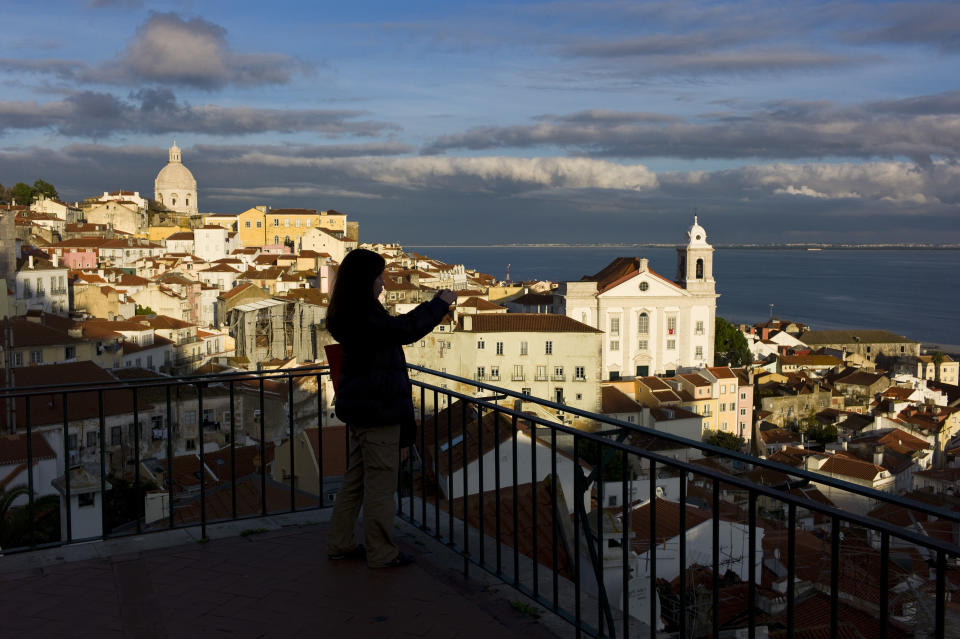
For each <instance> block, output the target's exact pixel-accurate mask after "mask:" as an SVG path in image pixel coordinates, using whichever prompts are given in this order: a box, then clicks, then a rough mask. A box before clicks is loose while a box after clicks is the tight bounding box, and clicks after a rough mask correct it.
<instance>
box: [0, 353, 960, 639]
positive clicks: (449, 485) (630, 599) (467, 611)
mask: <svg viewBox="0 0 960 639" xmlns="http://www.w3.org/2000/svg"><path fill="white" fill-rule="evenodd" d="M410 368H411V375H412V381H413V383H414V386H415V396H416V399H417V405H418V407H419V411H420V416H419V417H420V422H421V428H420V431H419V435H418V442H417V444H416V447H415V449H413V450H412V451H411V452H410V453H409V454H405V455H404V456H403V458H402V467H401V487H400V498H399V500H398V514H399V516H400V519H401V520H402V522H403V523H402V524H401V528H400V530H401V539H402V543H403V544H404V545H405V546H406V547H407V548H409V549H412V550H413V552H414V554H416V555H417V556H418V557H420V558H421V559H420V560H419V561H418V565H417V566H416V567H414V568H412V569H409V572H405V571H397V572H394V573H391V574H389V576H386V577H382V578H381V577H376V578H375V577H373V576H372V573H371V571H367V570H365V569H358V568H356V567H352V568H351V567H345V566H340V565H338V564H335V563H330V562H327V561H326V560H325V558H324V557H323V553H324V542H323V540H324V538H325V524H324V521H325V519H326V517H327V516H328V514H329V510H328V506H329V505H330V504H331V503H332V498H333V496H334V495H335V492H336V486H337V483H338V478H339V476H340V474H342V472H343V456H344V452H343V451H344V450H345V448H346V444H347V441H346V432H345V429H344V428H343V427H342V425H339V426H338V425H337V424H334V423H329V419H328V416H329V414H330V403H329V401H328V400H329V398H328V397H327V396H326V395H328V393H327V389H328V379H326V378H327V376H328V372H327V370H326V369H325V368H301V369H293V370H282V371H265V372H262V373H237V374H218V375H198V376H192V377H187V378H176V379H173V378H152V379H136V380H124V381H98V382H93V381H87V382H78V383H74V384H61V385H55V386H32V387H30V388H16V389H7V390H6V392H4V393H3V394H0V399H2V400H3V402H2V403H3V407H2V408H3V411H2V412H3V420H4V424H16V429H15V433H16V434H15V435H12V436H8V438H10V441H14V440H15V441H16V442H20V444H22V446H21V449H20V454H19V458H17V459H15V460H13V461H11V462H10V463H15V464H19V465H21V466H23V467H22V468H20V471H19V472H20V473H21V476H22V475H26V481H24V486H23V489H22V490H20V491H19V492H18V493H17V494H14V492H15V490H16V489H15V487H16V485H17V484H18V483H19V480H14V481H10V482H7V484H6V485H5V489H6V493H5V494H7V495H8V496H10V497H11V498H12V500H13V507H12V508H11V510H10V511H8V516H7V517H6V518H5V519H4V522H3V523H4V529H3V535H2V537H0V539H2V543H3V544H4V548H3V551H4V554H5V556H4V557H3V558H0V575H2V576H0V579H3V580H4V581H7V582H8V583H10V584H11V588H9V590H10V592H11V593H16V594H15V595H13V596H10V597H7V598H5V600H4V604H3V608H2V609H0V625H2V626H3V627H5V628H6V627H9V628H11V629H16V630H17V631H18V632H19V633H20V634H21V635H27V636H29V635H30V634H31V633H34V632H38V630H37V629H38V628H46V629H48V630H50V632H55V631H56V629H57V628H60V629H66V628H68V627H70V628H73V629H74V630H76V624H77V620H78V619H81V618H83V623H84V626H83V627H84V628H85V630H84V632H87V630H86V628H89V629H90V630H89V632H90V633H91V636H92V633H93V632H97V631H99V632H97V634H98V636H104V635H109V634H110V633H111V632H112V633H113V634H115V635H116V634H121V635H123V636H137V637H140V636H143V637H148V636H178V637H179V636H192V635H194V634H196V635H197V636H200V635H201V634H204V636H209V634H210V632H212V631H215V630H222V631H231V632H235V635H236V636H299V634H304V635H305V634H306V633H308V632H311V633H313V632H315V631H316V629H317V628H318V625H317V624H318V623H320V615H319V612H318V611H321V610H322V611H326V612H328V613H330V614H328V615H325V616H323V619H324V621H323V623H324V624H326V623H330V624H333V625H331V626H330V628H331V632H332V633H333V634H332V635H331V636H342V635H341V634H338V633H337V632H336V629H337V628H349V632H350V633H351V635H353V634H356V633H357V632H359V634H360V636H364V633H367V632H369V633H370V634H371V635H373V634H374V633H376V634H377V636H382V635H383V634H384V633H386V634H390V633H394V634H396V636H402V633H403V632H409V633H412V634H419V635H422V636H437V637H439V636H444V637H448V636H457V632H459V633H460V635H462V636H470V635H472V634H475V633H480V632H483V633H484V634H487V635H489V633H491V632H496V633H498V634H497V636H501V635H502V636H511V633H516V634H517V635H519V633H520V632H523V633H524V634H526V635H532V636H537V635H536V634H535V633H544V634H543V635H542V636H549V633H550V632H553V633H554V634H557V635H560V636H566V635H570V634H574V633H575V634H578V635H580V634H586V635H589V636H609V637H617V636H619V637H634V636H644V637H666V636H679V637H714V636H731V637H733V636H739V635H737V634H736V633H737V632H743V633H745V635H746V636H749V637H754V636H757V637H762V636H769V637H801V638H802V637H820V636H830V637H857V636H862V637H891V638H892V637H908V636H933V637H944V636H946V633H947V628H949V627H955V625H956V624H955V623H948V619H949V620H950V621H951V622H954V621H955V614H956V613H955V610H954V609H953V607H952V606H953V604H951V603H950V600H951V598H952V593H953V592H954V591H955V589H956V587H957V584H958V583H960V580H958V578H957V577H958V576H960V573H958V570H957V565H958V558H960V547H958V546H957V543H956V542H957V539H956V536H955V535H956V532H955V531H956V530H957V529H958V527H960V514H958V513H957V512H956V511H954V510H947V509H943V508H940V507H936V506H931V505H928V504H925V503H921V502H918V501H914V500H909V499H906V498H902V497H897V496H893V495H890V494H886V493H880V492H876V491H873V490H871V489H868V488H864V487H862V486H859V485H856V484H851V483H847V482H843V481H839V480H835V479H831V478H827V477H825V476H822V475H818V474H815V473H811V472H807V471H804V470H799V469H797V468H793V467H790V466H784V465H781V464H777V463H774V462H771V461H766V460H758V459H756V458H753V457H749V456H746V455H742V454H739V453H734V452H731V451H729V450H725V449H719V448H714V447H712V446H709V445H706V444H702V443H700V442H694V441H689V440H684V439H682V438H679V437H676V436H672V435H669V434H667V433H663V432H658V431H652V430H649V429H644V428H640V427H637V426H636V425H634V424H630V423H627V422H621V421H619V420H615V419H611V418H607V417H605V416H602V415H597V414H593V413H589V412H584V411H579V410H576V409H572V408H571V407H569V406H564V405H560V404H556V403H553V402H550V401H546V400H542V399H538V398H533V397H529V396H525V395H518V394H516V393H512V392H510V391H508V390H506V389H502V388H499V387H496V386H492V385H488V384H484V383H481V382H479V381H475V380H467V379H463V378H457V377H453V376H450V375H445V374H441V373H438V372H436V371H433V370H429V369H425V368H421V367H417V366H410ZM17 379H19V378H17ZM213 406H218V407H220V406H222V407H223V408H225V409H226V410H225V412H224V413H222V415H223V416H222V417H220V419H218V420H217V419H215V417H213V416H212V413H210V412H209V411H210V410H212V408H211V407H213ZM558 412H562V413H563V414H564V416H565V417H566V418H568V420H569V419H571V418H572V419H573V420H574V421H575V424H576V426H577V428H574V426H573V425H571V424H568V423H564V422H563V421H561V420H558V419H555V418H553V416H554V415H555V414H556V413H558ZM188 415H192V418H193V419H195V420H196V421H195V423H194V425H193V426H192V427H191V426H190V425H189V420H188V418H187V416H188ZM197 416H202V418H201V419H199V420H197V419H196V417H197ZM214 421H216V422H217V423H219V424H220V428H218V429H213V428H211V427H210V424H211V423H213V422H214ZM141 422H143V423H144V424H147V423H152V426H151V427H149V428H146V427H144V426H142V425H141ZM116 424H121V425H123V426H124V428H121V429H120V430H115V425H116ZM318 425H319V426H320V428H318ZM158 428H159V429H160V430H165V431H166V432H165V433H164V434H163V435H162V436H161V437H159V438H158V437H157V432H158ZM146 431H149V432H146ZM89 433H94V435H92V436H91V435H89ZM108 433H109V434H110V438H109V440H108V437H107V435H108ZM184 437H190V438H192V439H189V440H185V439H184ZM117 438H119V439H117ZM108 441H109V442H110V445H100V443H101V442H108ZM157 442H160V443H159V444H157ZM184 442H193V444H194V450H190V447H189V444H186V443H184ZM204 443H206V444H207V445H206V446H204ZM20 444H18V445H20ZM78 448H82V450H77V449H78ZM184 448H185V449H186V450H184ZM164 449H165V450H164ZM214 449H216V450H214ZM78 453H79V454H78ZM701 455H709V456H708V457H702V458H701ZM15 457H16V456H15ZM70 459H74V460H79V461H81V462H84V461H85V462H86V463H78V464H74V465H70V464H68V465H67V468H64V460H70ZM3 468H4V467H3V466H0V470H2V469H3ZM11 479H13V477H11ZM51 486H52V487H53V488H54V489H55V490H50V487H51ZM825 493H829V495H830V498H829V499H827V498H826V497H824V494H825ZM838 505H839V506H838ZM68 506H69V507H68ZM308 524H309V525H308ZM263 529H266V530H267V532H264V531H263ZM241 533H245V534H244V535H243V536H240V535H241ZM254 533H256V534H254ZM259 533H263V534H259ZM205 540H209V541H205ZM197 541H200V542H203V543H197ZM171 544H173V545H171ZM184 544H187V545H184ZM85 553H88V554H86V555H85ZM85 556H87V557H89V558H87V559H83V558H84V557H85ZM69 559H74V560H76V561H67V560H69ZM453 566H456V569H457V570H456V572H457V575H456V576H454V575H452V574H451V572H452V570H453V568H452V567H453ZM377 575H379V573H377ZM478 585H484V586H491V585H492V586H493V587H492V588H488V589H489V590H492V591H494V592H503V591H505V590H506V591H509V593H511V594H508V595H500V596H499V598H497V597H496V596H490V598H487V595H486V594H483V595H482V596H481V595H479V594H477V592H476V589H477V587H478ZM90 593H99V594H100V595H101V596H102V597H103V599H102V600H101V603H100V604H98V603H97V600H93V599H91V598H90V596H89V595H90ZM411 593H415V594H411ZM58 602H59V603H58ZM104 602H110V603H104ZM115 602H119V603H118V604H117V605H114V603H115ZM357 602H362V603H357ZM397 602H401V604H398V603H397ZM511 603H512V604H513V605H512V606H511V605H510V604H511ZM527 607H529V608H527ZM533 608H536V609H538V610H540V611H542V613H543V616H542V617H541V618H540V620H538V621H536V622H535V623H533V622H531V620H530V619H529V618H527V617H524V615H523V614H519V615H518V614H515V613H517V610H519V611H521V612H522V611H524V610H532V609H533ZM378 610H379V611H383V610H388V611H389V612H387V613H383V612H381V613H378V612H377V611H378ZM450 611H456V614H452V615H451V614H450ZM3 613H7V614H3ZM511 615H513V616H511ZM415 616H416V618H414V617H415ZM371 619H372V620H373V621H371ZM425 620H429V621H425ZM338 623H339V624H341V625H340V626H337V625H336V624H338ZM557 623H559V624H561V625H556V624H557ZM7 624H10V625H9V626H8V625H7ZM31 624H32V625H31ZM377 624H385V625H380V626H378V625H377ZM491 624H492V625H491ZM150 632H153V633H154V634H150ZM158 633H159V634H158ZM344 634H345V632H344ZM36 636H41V635H36ZM42 636H51V635H50V634H49V632H48V633H46V634H42Z"/></svg>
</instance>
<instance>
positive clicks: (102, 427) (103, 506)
mask: <svg viewBox="0 0 960 639" xmlns="http://www.w3.org/2000/svg"><path fill="white" fill-rule="evenodd" d="M97 416H98V424H99V429H98V435H99V436H100V441H99V442H98V444H99V448H100V526H101V530H100V536H101V537H102V538H103V539H106V538H107V451H106V443H107V435H106V431H107V426H106V421H105V418H104V415H103V389H102V388H99V389H97Z"/></svg>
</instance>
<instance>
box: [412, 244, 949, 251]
mask: <svg viewBox="0 0 960 639" xmlns="http://www.w3.org/2000/svg"><path fill="white" fill-rule="evenodd" d="M400 245H401V246H403V247H405V248H408V249H438V248H439V249H452V248H456V249H463V248H465V249H485V248H500V249H505V248H552V249H557V248H570V249H615V248H623V249H634V248H676V247H677V246H680V245H679V244H676V243H673V244H661V243H647V244H563V243H540V244H403V243H400ZM713 247H714V248H715V249H747V250H784V251H810V250H812V251H814V252H815V251H958V250H960V244H714V246H713Z"/></svg>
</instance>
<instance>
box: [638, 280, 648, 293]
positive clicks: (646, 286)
mask: <svg viewBox="0 0 960 639" xmlns="http://www.w3.org/2000/svg"><path fill="white" fill-rule="evenodd" d="M648 288H650V285H649V284H648V283H646V282H640V291H641V292H643V291H646V290H647V289H648Z"/></svg>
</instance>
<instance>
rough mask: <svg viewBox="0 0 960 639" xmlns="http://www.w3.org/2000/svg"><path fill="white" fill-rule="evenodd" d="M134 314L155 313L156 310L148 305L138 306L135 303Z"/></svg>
mask: <svg viewBox="0 0 960 639" xmlns="http://www.w3.org/2000/svg"><path fill="white" fill-rule="evenodd" d="M134 313H135V314H136V315H156V314H157V312H156V311H155V310H153V309H152V308H150V307H149V306H140V305H139V304H137V308H136V310H135V311H134Z"/></svg>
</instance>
